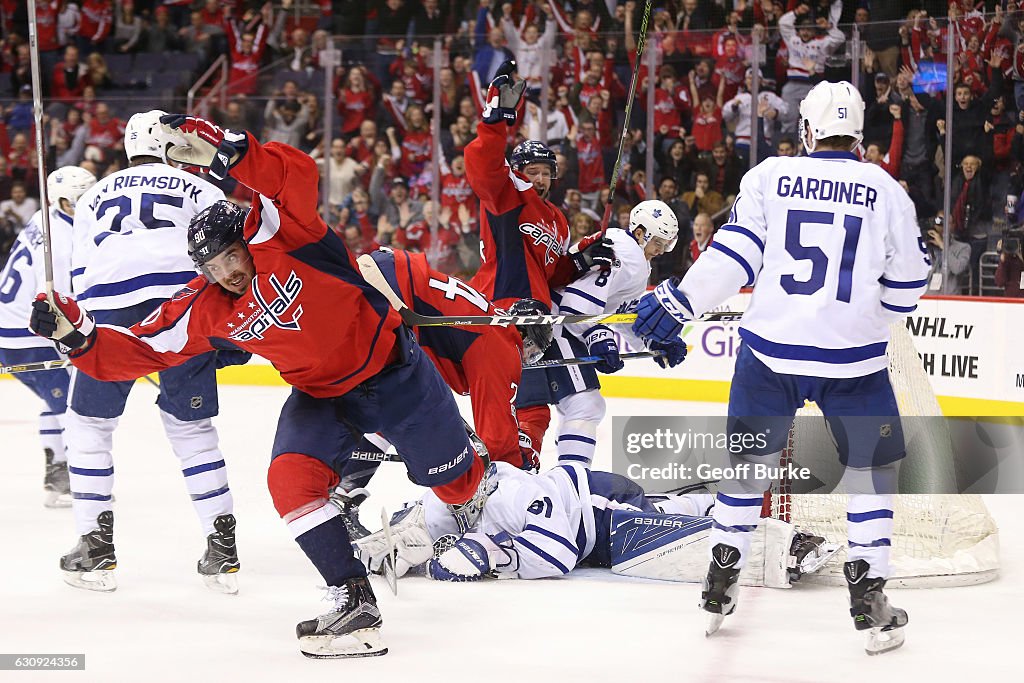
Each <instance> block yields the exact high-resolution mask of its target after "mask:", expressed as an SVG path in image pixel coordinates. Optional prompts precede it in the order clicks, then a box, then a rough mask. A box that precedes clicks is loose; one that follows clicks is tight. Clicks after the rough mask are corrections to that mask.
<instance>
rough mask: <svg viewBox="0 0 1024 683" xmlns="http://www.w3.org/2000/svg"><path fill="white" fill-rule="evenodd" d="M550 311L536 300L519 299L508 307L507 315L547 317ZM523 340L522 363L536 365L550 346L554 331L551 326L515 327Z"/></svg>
mask: <svg viewBox="0 0 1024 683" xmlns="http://www.w3.org/2000/svg"><path fill="white" fill-rule="evenodd" d="M550 313H551V311H549V310H548V307H547V306H545V305H544V304H543V303H542V302H540V301H538V300H537V299H520V300H519V301H516V302H515V303H513V304H512V305H511V306H509V309H508V314H509V315H548V314H550ZM516 329H517V330H519V334H520V336H522V338H523V362H524V363H526V364H527V365H529V364H531V363H536V362H537V361H539V360H540V359H541V356H543V355H544V352H545V351H547V350H548V347H549V346H551V340H552V339H553V338H554V331H553V330H552V328H551V325H516Z"/></svg>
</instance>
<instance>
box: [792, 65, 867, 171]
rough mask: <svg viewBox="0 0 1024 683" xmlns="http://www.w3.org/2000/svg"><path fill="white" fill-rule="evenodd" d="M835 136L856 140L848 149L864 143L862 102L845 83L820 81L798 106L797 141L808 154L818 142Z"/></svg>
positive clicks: (855, 91) (855, 92) (853, 88)
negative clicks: (798, 139)
mask: <svg viewBox="0 0 1024 683" xmlns="http://www.w3.org/2000/svg"><path fill="white" fill-rule="evenodd" d="M836 135H845V136H848V137H851V138H854V139H856V141H857V142H856V143H855V144H854V145H853V146H852V147H851V149H853V148H855V147H856V146H857V145H859V144H860V142H861V140H863V139H864V100H863V99H862V98H861V96H860V93H859V92H857V89H856V88H855V87H853V86H852V85H851V84H850V83H848V82H846V81H839V82H838V83H830V82H829V81H822V82H821V83H818V84H817V85H816V86H814V87H813V88H811V91H810V92H809V93H807V97H805V98H804V99H803V102H801V103H800V141H801V142H802V143H803V145H804V149H806V150H807V153H808V154H810V153H811V152H813V151H814V149H815V147H817V145H818V140H823V139H825V138H830V137H833V136H836ZM808 137H810V142H808V140H807V138H808Z"/></svg>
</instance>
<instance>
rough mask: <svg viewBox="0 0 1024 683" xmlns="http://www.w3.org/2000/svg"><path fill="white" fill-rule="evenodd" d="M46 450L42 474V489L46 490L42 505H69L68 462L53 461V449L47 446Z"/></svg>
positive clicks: (49, 506)
mask: <svg viewBox="0 0 1024 683" xmlns="http://www.w3.org/2000/svg"><path fill="white" fill-rule="evenodd" d="M44 451H45V452H46V474H45V475H44V476H43V490H45V491H46V498H45V499H44V500H43V505H44V506H45V507H48V508H67V507H71V480H70V478H69V476H68V463H67V461H66V460H65V461H63V462H54V461H53V451H52V450H51V449H49V448H46V449H44Z"/></svg>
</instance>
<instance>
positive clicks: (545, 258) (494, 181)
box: [465, 122, 569, 308]
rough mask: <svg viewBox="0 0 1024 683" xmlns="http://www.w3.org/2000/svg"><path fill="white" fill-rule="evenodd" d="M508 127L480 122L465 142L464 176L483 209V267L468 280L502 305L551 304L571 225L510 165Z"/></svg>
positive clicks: (567, 244)
mask: <svg viewBox="0 0 1024 683" xmlns="http://www.w3.org/2000/svg"><path fill="white" fill-rule="evenodd" d="M506 130H507V126H505V125H504V124H503V123H502V124H486V123H483V122H480V123H479V124H477V138H476V139H475V140H473V141H472V142H471V143H469V145H467V146H466V152H465V156H466V175H467V176H468V177H469V183H470V185H472V186H473V191H474V192H475V193H476V195H477V196H478V197H479V198H480V209H481V210H480V270H479V271H477V274H476V275H475V276H474V277H473V279H472V280H471V281H470V284H471V285H473V287H475V288H476V289H478V290H480V292H482V293H483V295H484V296H486V297H487V298H488V299H490V300H491V301H493V302H494V305H495V306H497V307H499V308H507V307H508V306H510V305H511V304H512V302H514V301H516V300H518V299H525V298H533V299H537V300H538V301H543V302H544V303H545V304H546V305H548V306H550V305H551V292H550V287H549V282H554V281H555V280H556V278H558V277H559V276H560V274H561V273H563V272H565V271H564V270H563V269H564V267H565V264H566V263H567V262H568V258H567V257H566V255H565V254H566V251H567V250H568V248H569V224H568V223H567V222H566V220H565V216H563V215H562V212H561V211H559V210H558V207H556V206H555V205H554V204H552V203H551V202H549V201H547V200H545V199H541V196H540V195H539V194H537V191H536V190H534V189H533V184H532V183H530V182H529V181H527V180H525V179H524V178H523V177H522V176H520V175H517V174H516V173H515V172H514V171H512V169H511V168H510V167H509V165H508V162H506V161H505V132H506ZM560 266H561V268H560ZM566 279H568V278H566Z"/></svg>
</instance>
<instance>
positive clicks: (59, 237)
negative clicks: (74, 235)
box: [0, 208, 71, 349]
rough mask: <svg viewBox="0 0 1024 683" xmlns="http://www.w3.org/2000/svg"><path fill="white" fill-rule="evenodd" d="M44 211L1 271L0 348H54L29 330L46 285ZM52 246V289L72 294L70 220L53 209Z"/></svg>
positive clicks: (16, 243)
mask: <svg viewBox="0 0 1024 683" xmlns="http://www.w3.org/2000/svg"><path fill="white" fill-rule="evenodd" d="M42 220H43V216H42V212H41V211H37V212H36V213H35V215H34V216H32V218H30V219H29V221H28V223H27V224H26V225H25V229H24V230H22V231H21V233H20V234H19V235H18V238H17V239H16V240H15V241H14V245H13V246H12V247H11V253H10V256H9V257H8V258H7V265H6V266H4V269H3V270H2V271H0V348H4V349H28V348H38V347H47V348H52V347H53V342H52V341H50V340H49V339H45V338H43V337H38V336H36V335H35V334H33V333H32V332H31V331H30V330H29V329H28V319H29V316H30V315H31V313H32V302H33V301H34V300H35V298H36V294H38V293H39V292H41V291H43V285H44V283H45V282H46V275H45V269H44V266H43V229H42ZM50 245H51V249H52V253H51V255H52V258H53V288H54V290H55V291H58V292H62V293H63V292H70V291H71V217H70V216H68V215H67V214H65V213H63V212H61V211H60V210H58V209H55V208H51V209H50Z"/></svg>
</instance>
